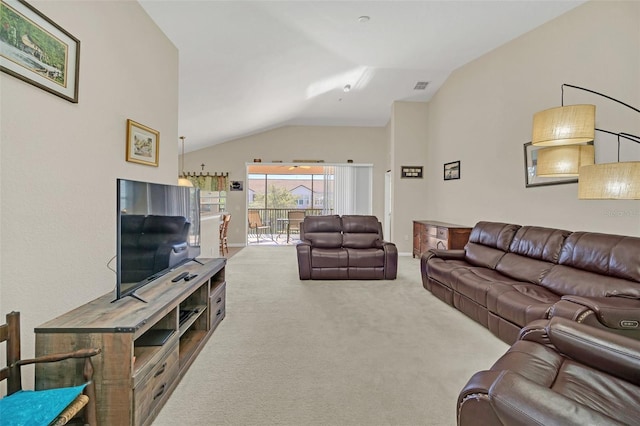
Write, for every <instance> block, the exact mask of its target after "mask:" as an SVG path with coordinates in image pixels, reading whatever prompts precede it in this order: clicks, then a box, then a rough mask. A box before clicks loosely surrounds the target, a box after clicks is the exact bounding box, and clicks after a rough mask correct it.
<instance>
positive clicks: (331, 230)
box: [301, 215, 342, 248]
mask: <svg viewBox="0 0 640 426" xmlns="http://www.w3.org/2000/svg"><path fill="white" fill-rule="evenodd" d="M301 229H302V232H301V239H304V240H307V241H309V242H310V243H311V246H312V247H318V248H336V247H342V220H341V219H340V216H338V215H329V216H307V217H305V218H304V221H303V222H302V226H301Z"/></svg>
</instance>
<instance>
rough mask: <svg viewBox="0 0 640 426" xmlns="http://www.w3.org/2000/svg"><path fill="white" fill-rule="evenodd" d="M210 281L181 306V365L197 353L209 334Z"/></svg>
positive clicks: (204, 283)
mask: <svg viewBox="0 0 640 426" xmlns="http://www.w3.org/2000/svg"><path fill="white" fill-rule="evenodd" d="M208 297H209V285H208V281H204V282H203V283H202V285H201V286H200V287H198V288H197V289H196V290H195V291H194V292H193V293H191V294H190V295H189V297H187V298H186V299H185V300H183V301H182V302H181V303H180V306H179V315H178V323H179V336H180V345H179V349H180V365H183V363H185V362H189V360H190V359H191V358H192V357H193V355H194V354H197V352H198V348H199V347H200V345H201V344H202V343H203V342H204V339H205V338H206V337H207V335H208V331H209V327H208V321H207V318H208V316H209V314H208Z"/></svg>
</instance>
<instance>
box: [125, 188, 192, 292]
mask: <svg viewBox="0 0 640 426" xmlns="http://www.w3.org/2000/svg"><path fill="white" fill-rule="evenodd" d="M199 254H200V191H199V189H197V188H193V187H186V186H177V185H164V184H158V183H150V182H138V181H133V180H127V179H118V180H117V256H116V258H117V264H116V275H117V284H116V300H119V299H121V298H123V297H126V296H134V297H137V298H139V299H140V297H139V296H137V295H136V294H135V293H134V292H135V291H136V290H138V289H139V288H141V287H142V286H144V285H146V284H148V283H150V282H151V281H153V280H155V279H157V278H159V277H161V276H163V275H165V274H167V273H169V272H170V271H172V270H174V269H176V268H177V267H179V266H181V265H183V264H185V263H187V262H189V261H192V260H195V258H196V257H197V256H198V255H199ZM141 300H142V299H141Z"/></svg>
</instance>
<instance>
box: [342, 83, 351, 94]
mask: <svg viewBox="0 0 640 426" xmlns="http://www.w3.org/2000/svg"><path fill="white" fill-rule="evenodd" d="M342 90H344V91H345V93H346V92H348V91H349V90H351V85H350V84H347V85H345V86H344V88H343V89H342Z"/></svg>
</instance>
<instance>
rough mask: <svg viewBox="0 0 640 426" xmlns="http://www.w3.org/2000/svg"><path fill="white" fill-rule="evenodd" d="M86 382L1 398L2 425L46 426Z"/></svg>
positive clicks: (0, 420) (0, 415)
mask: <svg viewBox="0 0 640 426" xmlns="http://www.w3.org/2000/svg"><path fill="white" fill-rule="evenodd" d="M85 386H86V384H84V385H81V386H75V387H71V388H58V389H47V390H41V391H31V390H24V391H18V392H16V393H14V394H12V395H9V396H5V397H4V398H2V399H0V424H1V425H2V426H46V425H48V424H49V423H51V422H52V421H53V420H55V418H56V417H58V415H59V414H60V413H61V412H62V411H64V409H65V408H67V406H68V405H69V404H71V402H73V400H74V399H76V397H77V396H78V395H80V394H81V393H82V390H83V389H84V387H85Z"/></svg>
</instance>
